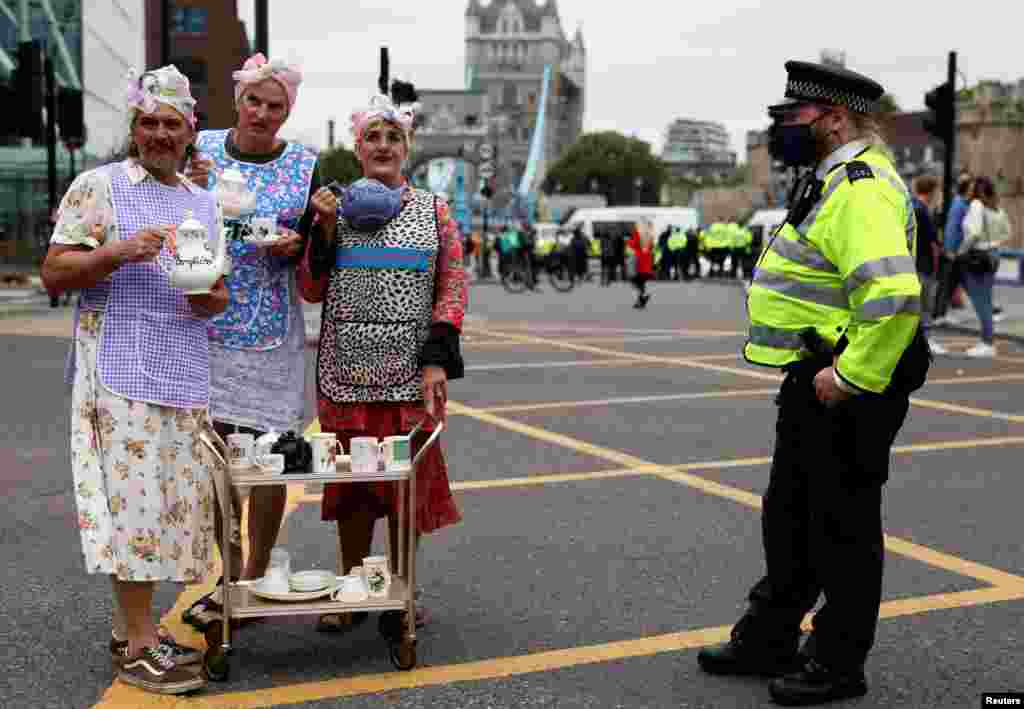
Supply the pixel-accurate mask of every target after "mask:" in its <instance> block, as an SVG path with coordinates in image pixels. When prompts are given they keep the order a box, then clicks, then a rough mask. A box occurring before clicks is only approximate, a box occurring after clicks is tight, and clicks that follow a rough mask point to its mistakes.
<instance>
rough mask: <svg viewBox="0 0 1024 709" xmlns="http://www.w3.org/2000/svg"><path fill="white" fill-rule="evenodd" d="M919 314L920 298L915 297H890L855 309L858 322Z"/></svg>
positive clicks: (878, 299)
mask: <svg viewBox="0 0 1024 709" xmlns="http://www.w3.org/2000/svg"><path fill="white" fill-rule="evenodd" d="M900 313H908V314H910V315H918V314H920V313H921V298H920V297H919V296H916V295H890V296H887V297H885V298H876V299H875V300H869V301H867V302H866V303H864V304H863V305H861V306H860V307H859V308H857V319H858V320H879V319H881V318H884V317H888V316H889V315H899V314H900Z"/></svg>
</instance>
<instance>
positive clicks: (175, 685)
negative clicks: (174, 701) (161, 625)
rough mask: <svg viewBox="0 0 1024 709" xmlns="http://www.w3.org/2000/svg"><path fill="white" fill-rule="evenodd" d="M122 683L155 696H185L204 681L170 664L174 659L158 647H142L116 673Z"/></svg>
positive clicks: (198, 675)
mask: <svg viewBox="0 0 1024 709" xmlns="http://www.w3.org/2000/svg"><path fill="white" fill-rule="evenodd" d="M117 678H118V679H119V680H121V681H122V682H124V683H125V684H130V685H132V686H135V687H138V688H139V689H143V690H145V691H147V692H153V693H155V694H185V693H186V692H192V691H195V690H197V689H200V688H202V687H203V686H204V685H205V684H206V680H204V679H203V677H202V675H201V674H199V673H196V672H189V671H188V670H184V669H181V668H180V667H177V666H176V665H175V664H174V660H172V659H171V658H169V657H168V656H167V653H165V652H164V651H163V650H161V649H159V648H151V647H147V648H143V649H142V651H141V652H140V653H139V654H137V655H135V656H134V657H129V658H126V659H125V660H124V662H123V664H122V665H121V667H120V669H119V670H118V672H117Z"/></svg>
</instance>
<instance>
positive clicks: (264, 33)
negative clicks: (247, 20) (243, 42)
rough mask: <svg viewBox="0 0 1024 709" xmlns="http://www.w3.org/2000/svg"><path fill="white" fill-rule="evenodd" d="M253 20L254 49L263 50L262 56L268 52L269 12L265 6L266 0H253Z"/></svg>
mask: <svg viewBox="0 0 1024 709" xmlns="http://www.w3.org/2000/svg"><path fill="white" fill-rule="evenodd" d="M253 9H254V12H253V21H254V23H255V25H256V28H255V30H256V31H255V33H254V34H255V40H256V51H257V52H263V54H264V56H267V55H269V54H270V18H269V15H270V12H269V10H268V8H267V0H254V8H253Z"/></svg>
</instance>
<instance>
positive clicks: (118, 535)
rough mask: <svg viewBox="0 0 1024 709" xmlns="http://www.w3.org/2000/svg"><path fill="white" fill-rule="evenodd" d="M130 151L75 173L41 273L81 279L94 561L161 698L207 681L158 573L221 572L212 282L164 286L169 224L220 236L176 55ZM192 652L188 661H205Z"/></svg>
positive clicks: (135, 112) (81, 392)
mask: <svg viewBox="0 0 1024 709" xmlns="http://www.w3.org/2000/svg"><path fill="white" fill-rule="evenodd" d="M128 106H129V107H130V109H131V113H130V115H131V117H132V122H131V132H130V147H129V155H130V157H129V158H128V159H127V160H125V161H124V162H120V163H112V164H109V165H105V166H103V167H100V168H97V169H95V170H92V171H89V172H85V173H83V174H82V175H80V176H79V177H78V178H77V179H76V180H75V182H74V184H72V186H71V188H70V189H69V190H68V193H67V194H66V195H65V196H64V199H63V200H62V203H61V207H60V212H59V216H58V220H57V225H56V227H55V229H54V233H53V236H52V238H51V246H50V249H49V252H48V254H47V256H46V260H45V262H44V264H43V272H42V275H43V281H44V283H45V284H46V286H47V288H48V289H49V290H50V292H51V293H59V292H60V291H67V290H71V289H76V290H81V296H80V298H79V301H78V304H77V306H76V317H75V336H74V340H73V344H72V351H71V353H70V357H69V360H68V365H69V367H68V380H69V383H71V385H72V409H71V466H72V472H73V474H74V482H75V493H76V501H77V504H78V512H79V517H78V520H79V528H80V532H81V539H82V551H83V553H84V556H85V563H86V570H87V571H88V572H89V573H93V574H106V575H109V576H111V577H112V579H113V589H114V600H115V608H116V611H115V623H114V638H113V639H112V640H111V646H110V650H111V653H112V656H113V657H114V658H115V665H116V666H117V668H118V676H119V678H120V679H121V680H122V681H125V682H127V683H130V684H134V685H136V686H139V687H141V688H143V689H145V690H148V691H153V692H158V693H162V694H179V693H182V692H187V691H191V690H194V689H196V688H198V687H201V686H202V685H203V679H202V678H201V677H200V676H198V675H197V674H196V673H195V672H189V671H187V670H183V669H179V668H178V667H177V665H178V664H180V663H181V662H182V661H183V652H184V651H186V650H188V649H187V648H182V647H181V646H178V645H176V644H175V643H174V642H173V640H171V639H170V638H167V639H166V640H161V638H160V637H159V634H158V630H157V628H156V626H155V625H154V622H153V617H152V595H153V587H154V582H156V581H172V582H178V583H195V582H198V581H200V580H202V579H203V578H204V577H205V576H206V575H207V574H208V573H209V572H210V571H211V570H212V568H213V559H212V558H211V548H212V544H213V533H214V529H213V499H214V498H213V484H212V480H211V476H210V466H211V463H212V461H211V459H210V458H209V457H208V454H207V452H206V450H205V448H204V444H203V443H202V441H201V440H200V435H201V434H202V433H204V432H209V431H211V430H212V428H211V425H210V420H209V416H208V414H207V408H208V406H209V378H210V362H209V345H208V340H207V334H206V319H208V318H210V317H212V316H213V315H215V314H216V313H218V312H221V311H223V310H224V308H225V307H226V306H227V298H228V293H227V289H226V288H225V287H224V284H223V280H219V281H218V282H217V284H216V285H215V287H214V288H213V289H212V291H211V292H210V293H209V294H206V295H185V294H184V293H182V291H180V290H178V289H176V288H174V287H173V286H171V285H170V281H169V278H168V276H167V272H168V271H169V270H170V269H171V268H173V266H174V263H175V259H174V238H173V237H174V225H177V224H179V223H181V222H182V221H183V220H184V219H185V218H186V216H187V215H188V214H191V215H192V216H193V217H195V218H196V219H198V220H199V221H200V222H201V223H202V224H203V226H204V227H206V229H207V230H208V232H209V233H211V234H219V233H220V229H221V216H220V212H219V209H218V207H217V204H216V202H215V201H214V199H213V198H212V197H211V196H210V195H209V194H208V193H207V192H205V191H204V190H202V189H200V188H198V187H196V186H195V185H193V184H192V183H190V182H188V181H187V180H186V179H184V178H183V177H182V176H181V175H179V174H178V173H177V166H178V165H179V164H181V161H182V159H183V158H184V155H185V149H186V147H187V146H188V145H189V144H190V143H191V142H192V139H193V137H194V107H195V101H194V99H193V98H192V96H191V94H190V91H189V84H188V79H186V78H185V76H184V75H182V74H180V73H179V72H178V70H177V69H175V68H174V67H173V66H170V67H164V68H162V69H158V70H156V71H151V72H147V73H146V74H143V76H142V77H141V78H140V79H133V80H132V81H131V82H130V89H129V94H128ZM197 656H198V653H195V652H194V651H192V655H191V659H193V660H195V659H198V657H197Z"/></svg>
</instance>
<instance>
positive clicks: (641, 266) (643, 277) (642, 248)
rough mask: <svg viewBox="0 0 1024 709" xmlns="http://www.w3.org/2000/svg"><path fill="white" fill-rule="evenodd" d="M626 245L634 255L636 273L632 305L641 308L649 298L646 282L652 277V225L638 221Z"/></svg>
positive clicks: (645, 305) (644, 306) (634, 275)
mask: <svg viewBox="0 0 1024 709" xmlns="http://www.w3.org/2000/svg"><path fill="white" fill-rule="evenodd" d="M627 245H628V246H629V248H630V249H632V251H633V253H634V255H635V256H636V273H634V274H633V286H634V287H635V288H636V302H635V303H633V307H634V308H637V309H638V310H642V309H643V308H646V307H647V301H649V300H650V299H651V296H650V295H648V294H647V282H648V281H650V280H653V279H654V225H653V224H652V223H651V222H638V223H637V224H636V226H635V227H634V228H633V235H632V236H631V237H630V239H629V243H628V244H627Z"/></svg>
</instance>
